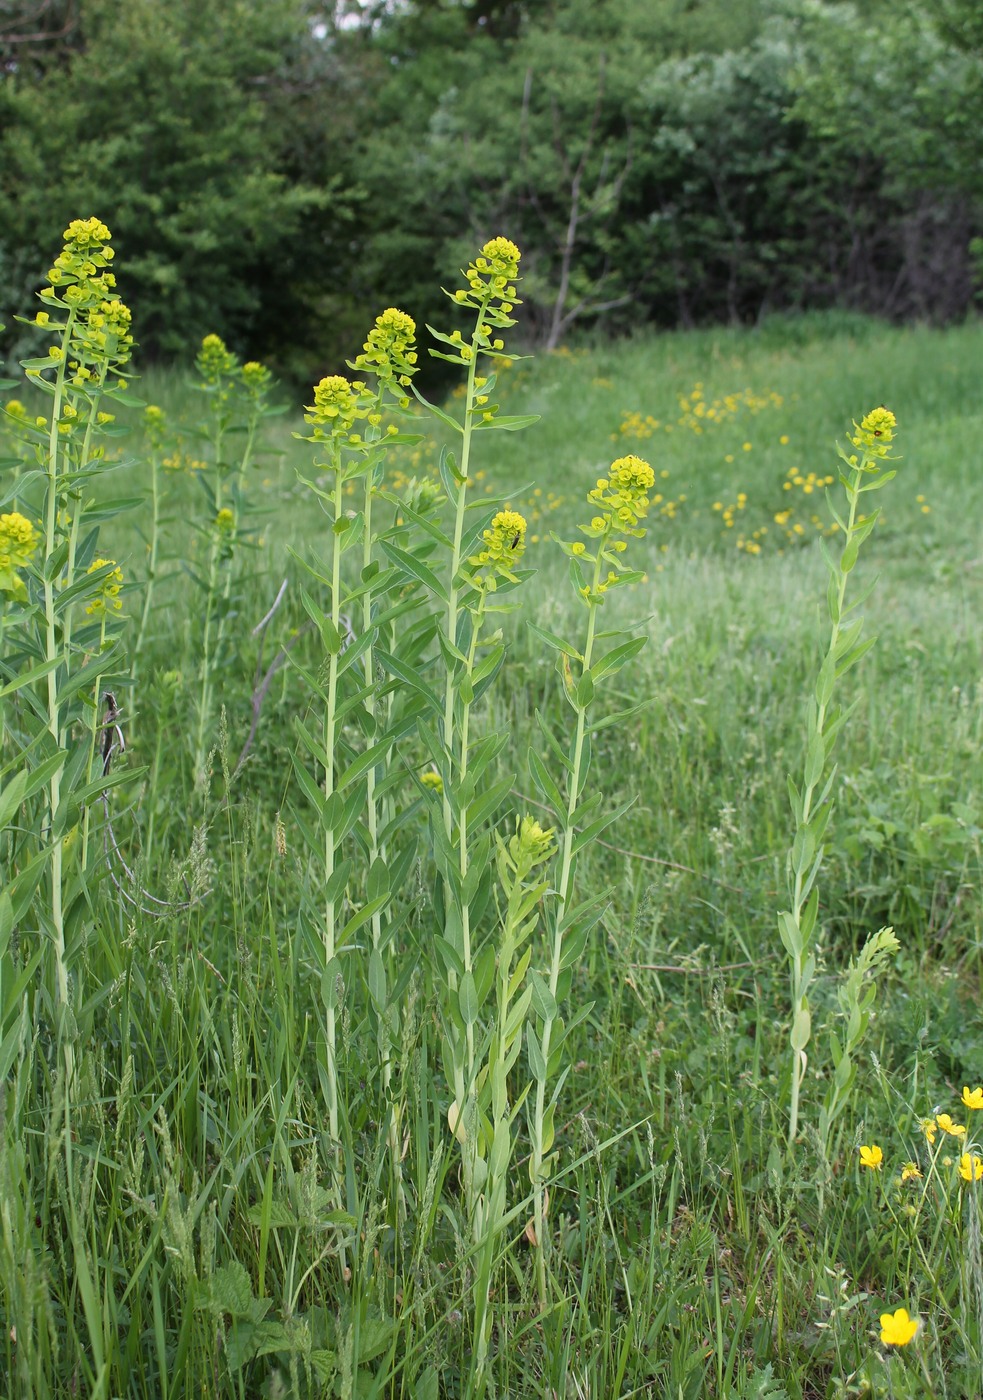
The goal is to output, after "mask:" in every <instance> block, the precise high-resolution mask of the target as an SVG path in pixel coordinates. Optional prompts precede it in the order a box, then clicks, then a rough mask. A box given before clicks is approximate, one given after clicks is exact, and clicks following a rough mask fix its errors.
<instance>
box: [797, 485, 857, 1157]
mask: <svg viewBox="0 0 983 1400" xmlns="http://www.w3.org/2000/svg"><path fill="white" fill-rule="evenodd" d="M861 479H862V467H857V468H855V470H854V480H853V488H852V490H851V491H850V492H849V498H850V516H849V520H848V522H847V529H846V539H847V541H849V539H850V537H851V535H852V534H853V529H854V525H855V523H856V516H857V504H858V502H859V500H860V492H859V489H858V488H859V485H860V481H861ZM849 577H850V576H849V574H848V573H844V572H843V570H842V569H840V571H839V582H838V587H837V608H836V618H837V620H836V621H835V622H833V623H832V627H831V631H830V640H829V649H828V651H827V653H826V654H827V656H832V655H834V654H835V650H836V643H837V640H838V638H839V635H840V622H841V620H842V617H843V599H844V598H845V596H846V586H847V580H848V579H849ZM827 709H828V702H826V701H823V702H822V703H819V702H818V701H817V710H816V727H815V732H816V733H817V734H822V732H823V726H824V724H825V723H826V711H827ZM822 779H823V774H822V773H820V774H819V777H818V778H816V780H815V782H812V783H807V784H806V785H805V786H804V787H803V790H802V815H801V817H800V818H799V820H798V822H797V823H796V826H797V829H799V830H801V829H802V828H804V827H805V826H807V825H808V822H809V817H810V816H811V814H812V799H813V795H814V794H815V791H816V788H817V787H818V786H819V784H820V783H821V782H822ZM807 874H808V872H807V871H804V870H800V871H798V872H797V873H796V876H795V880H794V882H793V886H792V908H791V911H790V912H791V915H792V918H793V920H794V922H795V926H796V928H797V929H798V928H801V922H800V920H801V917H802V908H803V905H804V904H805V898H804V896H803V886H804V884H805V881H806V877H807ZM806 954H807V950H806V949H805V948H800V949H799V951H798V952H797V953H796V954H795V956H794V957H793V959H792V1022H793V1025H794V1023H795V1018H796V1016H797V1014H798V1012H799V1011H800V1010H801V1009H802V1008H803V1007H804V1006H806V1005H807V999H806V998H805V997H804V996H803V995H802V992H801V983H802V973H803V969H804V965H805V964H804V960H805V957H806ZM804 1072H805V1069H804V1051H800V1050H795V1049H793V1050H792V1088H791V1096H790V1099H789V1123H788V1141H789V1146H792V1145H793V1144H794V1142H795V1138H796V1134H797V1133H798V1130H799V1089H800V1087H801V1084H802V1078H803V1074H804Z"/></svg>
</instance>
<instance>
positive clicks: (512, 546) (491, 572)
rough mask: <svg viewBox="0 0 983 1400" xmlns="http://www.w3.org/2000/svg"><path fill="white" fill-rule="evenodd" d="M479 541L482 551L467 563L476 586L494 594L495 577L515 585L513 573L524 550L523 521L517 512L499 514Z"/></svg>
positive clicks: (501, 512) (500, 512)
mask: <svg viewBox="0 0 983 1400" xmlns="http://www.w3.org/2000/svg"><path fill="white" fill-rule="evenodd" d="M482 539H483V540H484V542H485V547H484V549H482V550H481V551H480V552H479V553H478V554H472V555H471V556H470V558H469V559H468V563H469V564H470V565H471V568H472V569H474V570H475V573H474V575H473V577H472V582H473V583H474V584H475V586H476V587H484V588H487V589H489V590H490V591H491V592H494V590H495V587H496V575H497V576H498V577H500V578H504V579H508V580H509V582H511V583H516V582H518V580H517V579H516V577H515V573H514V572H513V570H514V569H515V567H516V565H517V564H518V562H519V560H520V559H521V558H522V556H523V554H524V553H525V549H526V522H525V518H524V517H523V516H521V515H520V514H519V512H518V511H517V510H500V511H499V512H498V514H497V515H496V516H495V517H494V518H493V520H492V523H491V528H490V529H488V530H485V531H484V532H483V534H482ZM483 571H484V576H483Z"/></svg>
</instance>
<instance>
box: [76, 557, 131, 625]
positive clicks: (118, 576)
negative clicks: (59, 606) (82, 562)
mask: <svg viewBox="0 0 983 1400" xmlns="http://www.w3.org/2000/svg"><path fill="white" fill-rule="evenodd" d="M110 564H111V565H112V566H113V567H112V568H111V569H110V571H109V573H108V574H107V575H106V577H105V578H104V579H103V580H102V583H101V585H100V590H99V592H98V593H97V594H96V596H95V598H93V600H92V602H91V603H90V604H89V606H88V607H87V608H86V610H85V611H86V612H87V613H88V614H89V616H90V617H91V616H93V615H95V616H96V617H98V616H100V615H102V614H105V613H108V612H110V611H112V612H119V611H120V609H121V608H122V606H123V600H122V598H120V596H119V595H120V591H121V590H122V587H123V570H122V569H121V568H120V567H119V565H118V564H117V563H116V560H115V559H93V561H92V563H91V564H90V565H89V568H88V572H89V573H90V574H94V573H95V572H96V570H97V569H105V568H106V566H107V565H110Z"/></svg>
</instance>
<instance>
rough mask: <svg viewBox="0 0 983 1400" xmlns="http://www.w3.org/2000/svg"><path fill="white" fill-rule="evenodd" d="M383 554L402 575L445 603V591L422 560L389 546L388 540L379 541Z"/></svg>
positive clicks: (397, 547) (403, 550)
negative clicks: (412, 579)
mask: <svg viewBox="0 0 983 1400" xmlns="http://www.w3.org/2000/svg"><path fill="white" fill-rule="evenodd" d="M381 545H382V549H383V552H384V553H385V554H386V556H387V557H388V558H389V559H390V560H391V561H392V562H393V563H394V564H395V565H396V567H397V568H399V569H402V571H403V573H404V574H408V575H409V576H410V577H411V578H415V579H416V580H417V582H419V583H422V584H423V586H424V588H426V589H428V590H429V591H430V592H431V593H432V594H433V595H434V597H435V598H440V599H441V601H442V602H444V603H446V602H447V589H446V588H445V587H444V585H443V583H442V582H441V581H440V579H439V578H438V577H437V575H436V574H435V573H434V571H433V570H432V569H431V568H428V566H427V565H426V564H424V563H423V561H422V560H420V559H417V557H416V556H415V555H413V554H410V553H409V551H408V550H405V549H400V548H399V546H398V545H395V544H391V543H390V542H389V541H388V540H382V541H381Z"/></svg>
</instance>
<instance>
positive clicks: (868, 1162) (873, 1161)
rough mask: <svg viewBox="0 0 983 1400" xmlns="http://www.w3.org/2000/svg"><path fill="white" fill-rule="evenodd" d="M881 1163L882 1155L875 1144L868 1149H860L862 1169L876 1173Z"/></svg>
mask: <svg viewBox="0 0 983 1400" xmlns="http://www.w3.org/2000/svg"><path fill="white" fill-rule="evenodd" d="M883 1161H884V1153H883V1152H882V1151H881V1149H880V1148H879V1147H878V1146H877V1143H876V1142H875V1143H873V1144H872V1145H871V1146H870V1147H861V1149H860V1165H861V1166H862V1167H869V1168H870V1170H871V1171H877V1170H878V1168H879V1167H880V1165H881V1163H882V1162H883Z"/></svg>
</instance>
